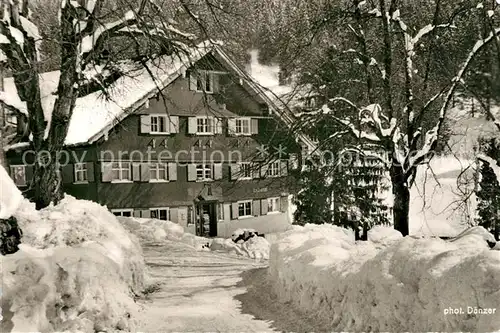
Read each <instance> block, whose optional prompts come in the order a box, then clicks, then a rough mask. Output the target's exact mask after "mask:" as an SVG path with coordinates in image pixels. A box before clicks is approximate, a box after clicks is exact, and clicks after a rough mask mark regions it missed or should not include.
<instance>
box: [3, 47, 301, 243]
mask: <svg viewBox="0 0 500 333" xmlns="http://www.w3.org/2000/svg"><path fill="white" fill-rule="evenodd" d="M129 65H130V64H129ZM149 65H150V66H149V70H145V69H144V68H141V69H134V70H133V71H129V73H128V74H127V75H124V76H122V77H120V78H119V79H118V80H117V81H116V82H115V83H114V84H113V86H112V88H111V89H109V90H108V92H109V96H107V97H105V96H103V95H102V94H101V93H100V92H94V93H92V94H90V95H87V96H84V97H81V98H79V99H78V100H77V102H76V106H75V110H74V113H73V116H72V118H71V121H70V125H69V132H68V135H67V137H66V141H65V143H66V148H65V150H64V151H63V153H62V156H61V158H60V161H59V162H60V163H61V165H62V168H61V170H62V179H63V183H64V184H63V186H64V190H65V192H66V193H68V194H70V195H73V196H75V197H77V198H82V199H89V200H94V201H96V202H99V203H101V204H104V205H107V207H108V208H109V209H110V210H111V211H112V212H114V213H115V215H121V216H136V217H143V218H144V217H146V218H147V217H156V218H160V219H165V220H171V221H173V222H177V223H179V224H181V225H182V226H184V227H186V228H187V230H190V231H191V232H193V233H197V234H203V235H209V236H228V235H231V233H232V231H234V230H235V229H237V228H242V227H245V228H254V229H256V230H258V231H259V232H262V233H267V232H276V231H280V230H283V229H284V228H286V227H287V225H288V224H289V223H290V221H289V219H288V216H289V214H286V213H287V211H288V206H289V204H288V196H289V194H291V190H290V184H293V181H291V179H290V176H289V174H288V161H287V156H288V155H287V154H286V153H284V154H282V156H281V159H280V160H275V161H272V162H266V163H264V164H263V163H262V161H261V160H262V158H261V157H262V155H263V153H265V151H266V149H270V148H271V149H272V148H273V147H272V146H273V145H275V146H278V145H281V144H282V143H283V142H284V141H282V140H281V139H278V137H279V133H280V130H279V128H286V126H282V125H284V123H286V122H287V119H284V118H283V116H282V114H281V113H280V112H279V111H278V110H277V108H276V106H275V104H274V103H273V102H272V101H271V100H270V98H269V97H268V96H266V94H265V93H264V92H263V91H262V90H261V89H260V88H259V87H258V86H257V85H256V84H255V83H254V81H253V80H252V79H251V78H250V77H249V76H248V75H246V73H245V72H244V71H242V70H241V69H240V68H239V67H238V66H237V65H236V64H235V63H234V62H233V61H232V60H231V59H230V57H228V55H227V54H226V53H225V52H224V51H223V49H222V47H221V46H220V45H217V44H210V45H208V44H203V45H202V46H199V47H198V48H196V49H193V52H192V53H191V54H190V56H189V57H186V58H185V59H184V58H182V57H179V56H164V57H163V58H161V59H158V60H156V61H151V62H150V63H149ZM151 74H153V76H152V75H151ZM152 77H155V80H153V79H152ZM58 80H59V72H50V73H44V74H43V75H42V76H41V86H42V92H41V93H42V94H43V103H44V104H45V105H46V106H49V107H46V110H51V109H52V108H51V107H50V106H51V105H53V103H54V100H55V96H54V91H55V89H56V87H57V83H58ZM5 86H6V93H7V94H10V95H11V96H17V94H16V93H15V86H14V84H13V82H12V80H11V79H7V80H6V85H5ZM158 88H160V89H158ZM159 91H161V93H159ZM50 116H51V115H50V112H46V114H45V117H46V119H50ZM289 121H290V120H288V122H289ZM287 142H290V141H287ZM291 142H292V143H290V145H289V146H288V149H292V150H293V149H298V148H296V146H297V144H296V143H295V141H294V140H291ZM263 147H265V148H263ZM7 157H8V159H9V162H10V170H11V176H12V177H13V179H14V180H15V182H16V184H17V185H18V186H19V187H21V188H24V189H26V190H27V191H26V193H27V195H28V196H29V192H30V191H29V184H30V180H31V177H32V173H33V167H32V165H33V161H34V158H36V156H35V154H34V152H33V151H31V150H30V148H29V144H27V143H26V144H25V143H17V144H15V145H13V146H11V147H10V149H9V150H8V152H7Z"/></svg>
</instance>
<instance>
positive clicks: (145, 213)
mask: <svg viewBox="0 0 500 333" xmlns="http://www.w3.org/2000/svg"><path fill="white" fill-rule="evenodd" d="M141 217H142V218H146V219H148V218H150V217H151V212H150V211H149V209H143V210H141Z"/></svg>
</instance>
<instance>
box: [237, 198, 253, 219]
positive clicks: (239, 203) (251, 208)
mask: <svg viewBox="0 0 500 333" xmlns="http://www.w3.org/2000/svg"><path fill="white" fill-rule="evenodd" d="M247 204H248V207H250V215H248V214H246V208H247V207H245V205H247ZM240 205H243V211H244V213H245V215H240ZM252 214H253V201H252V200H241V201H238V219H245V218H249V217H253V215H252Z"/></svg>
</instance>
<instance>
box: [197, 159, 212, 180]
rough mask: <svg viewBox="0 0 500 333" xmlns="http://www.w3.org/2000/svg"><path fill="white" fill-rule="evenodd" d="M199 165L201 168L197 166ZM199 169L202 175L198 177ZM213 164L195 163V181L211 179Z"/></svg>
mask: <svg viewBox="0 0 500 333" xmlns="http://www.w3.org/2000/svg"><path fill="white" fill-rule="evenodd" d="M200 166H201V168H199V167H200ZM199 171H201V173H202V174H203V176H202V177H198V172H199ZM213 173H214V172H213V165H212V164H209V163H201V164H196V181H198V182H204V181H211V180H213V177H214V175H213Z"/></svg>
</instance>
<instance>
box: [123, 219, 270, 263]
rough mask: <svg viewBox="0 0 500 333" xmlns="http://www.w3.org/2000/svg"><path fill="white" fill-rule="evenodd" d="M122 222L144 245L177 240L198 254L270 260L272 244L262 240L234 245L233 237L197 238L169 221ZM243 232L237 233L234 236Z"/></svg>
mask: <svg viewBox="0 0 500 333" xmlns="http://www.w3.org/2000/svg"><path fill="white" fill-rule="evenodd" d="M119 220H120V222H121V223H122V224H123V225H124V227H125V228H126V229H127V230H129V231H130V232H132V233H134V234H135V235H137V236H138V237H139V238H140V239H141V240H142V241H144V242H157V243H162V242H166V241H175V242H178V243H182V244H186V245H188V246H190V247H192V248H193V249H195V250H197V251H210V250H211V251H214V252H219V253H228V254H230V255H234V256H243V257H247V258H251V259H258V260H265V259H269V248H270V244H269V242H268V241H267V240H266V239H265V238H262V237H252V238H250V239H248V240H247V241H245V242H238V243H235V242H234V241H233V240H232V239H231V238H212V239H209V238H204V237H199V236H195V235H193V234H191V233H187V232H185V230H184V228H183V227H182V226H180V225H178V224H176V223H173V222H170V221H161V220H156V219H140V218H131V217H122V218H119ZM241 230H243V229H241ZM241 230H235V233H238V232H240V231H241Z"/></svg>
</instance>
